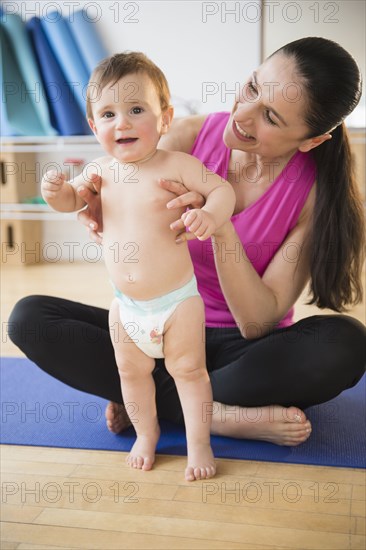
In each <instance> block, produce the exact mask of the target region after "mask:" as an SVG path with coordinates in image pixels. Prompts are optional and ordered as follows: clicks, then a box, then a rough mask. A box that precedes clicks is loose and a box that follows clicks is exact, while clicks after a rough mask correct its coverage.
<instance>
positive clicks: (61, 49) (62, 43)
mask: <svg viewBox="0 0 366 550" xmlns="http://www.w3.org/2000/svg"><path fill="white" fill-rule="evenodd" d="M41 24H42V28H43V30H44V32H45V34H46V37H47V40H48V42H49V45H50V47H51V50H52V52H53V54H54V56H55V58H56V59H57V61H58V64H59V65H60V68H61V70H62V72H63V74H64V76H65V78H66V80H67V82H68V83H69V85H70V87H71V88H72V90H73V93H74V96H75V99H76V101H77V103H78V105H79V107H80V109H81V111H82V112H83V113H84V112H85V110H86V102H85V94H86V87H87V84H88V80H89V72H88V70H87V68H86V66H85V64H84V61H83V59H82V57H81V55H80V52H79V48H78V46H77V45H76V43H75V40H74V38H73V35H72V34H71V32H70V29H69V26H68V24H67V23H66V21H65V19H64V18H63V17H62V16H61V14H60V13H58V12H51V13H49V14H48V15H47V18H42V19H41Z"/></svg>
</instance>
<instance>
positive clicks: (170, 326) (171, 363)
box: [164, 296, 216, 481]
mask: <svg viewBox="0 0 366 550" xmlns="http://www.w3.org/2000/svg"><path fill="white" fill-rule="evenodd" d="M204 334H205V330H204V308H203V302H202V299H201V297H200V296H193V297H191V298H188V299H187V300H185V301H184V302H182V303H180V304H179V305H178V307H177V309H176V310H175V311H174V313H173V315H172V316H171V317H170V318H169V319H168V321H167V322H166V324H165V333H164V356H165V365H166V368H167V370H168V371H169V373H170V374H171V375H172V376H173V378H174V381H175V384H176V386H177V390H178V394H179V398H180V401H181V404H182V409H183V414H184V422H185V426H186V434H187V448H188V464H187V468H186V471H185V477H186V479H187V481H194V480H195V479H206V478H209V477H212V476H214V475H215V473H216V465H215V460H214V456H213V453H212V449H211V445H210V428H211V416H212V390H211V384H210V379H209V376H208V373H207V369H206V357H205V342H204Z"/></svg>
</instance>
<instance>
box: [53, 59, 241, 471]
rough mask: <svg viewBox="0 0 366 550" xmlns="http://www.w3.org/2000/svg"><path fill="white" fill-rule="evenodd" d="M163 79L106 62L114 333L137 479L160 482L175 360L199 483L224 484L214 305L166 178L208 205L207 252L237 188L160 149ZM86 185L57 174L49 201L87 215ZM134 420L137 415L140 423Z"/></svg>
mask: <svg viewBox="0 0 366 550" xmlns="http://www.w3.org/2000/svg"><path fill="white" fill-rule="evenodd" d="M169 102H170V95H169V88H168V84H167V81H166V78H165V76H164V74H163V73H162V71H161V70H160V69H159V68H158V67H157V66H156V65H155V64H154V63H153V62H152V61H150V60H149V59H148V58H147V57H146V56H145V55H144V54H142V53H139V52H131V53H121V54H116V55H113V56H112V57H111V58H109V59H106V60H104V61H102V62H101V63H100V64H99V65H98V66H97V68H96V69H95V70H94V72H93V74H92V76H91V78H90V82H89V87H88V94H87V116H88V121H89V124H90V127H91V128H92V130H93V132H94V134H95V136H96V138H97V139H98V141H99V143H100V144H101V145H102V147H103V149H104V151H105V152H106V153H107V155H108V156H105V157H102V158H99V159H97V160H96V161H94V165H95V164H98V166H99V174H100V176H101V178H102V188H101V200H102V211H103V250H104V258H105V263H106V267H107V270H108V273H109V277H110V279H111V282H112V285H113V287H114V292H115V298H114V300H113V302H112V305H111V309H110V331H111V338H112V341H113V346H114V350H115V356H116V361H117V366H118V371H119V375H120V380H121V389H122V396H123V401H124V404H125V407H126V409H127V412H129V411H130V412H129V415H130V419H131V422H132V423H133V426H134V428H135V430H136V434H137V439H136V441H135V443H134V445H133V447H132V449H131V452H130V454H129V456H128V457H127V463H128V464H129V465H130V466H131V467H133V468H139V469H142V470H150V469H151V468H152V465H153V463H154V459H155V449H156V445H157V442H158V439H159V436H160V430H159V424H158V419H157V410H156V403H155V385H154V380H153V377H152V371H153V369H154V366H155V361H154V358H160V357H164V358H165V365H166V368H167V370H168V372H169V373H170V374H171V376H172V377H173V378H174V381H175V384H176V387H177V391H178V394H179V398H180V401H181V405H182V409H183V415H184V422H185V427H186V434H187V450H188V461H187V467H186V470H185V478H186V480H188V481H193V480H195V479H205V478H209V477H212V476H213V475H215V472H216V466H215V461H214V456H213V453H212V449H211V446H210V423H211V418H210V413H211V411H212V391H211V385H210V381H209V376H208V373H207V370H206V360H205V346H204V341H203V339H202V325H204V307H203V301H202V299H201V297H200V295H199V293H198V290H197V283H196V278H195V276H194V272H193V265H192V262H191V258H190V255H189V251H188V247H187V244H186V243H185V244H180V245H179V246H178V245H177V244H176V241H175V238H176V234H175V233H174V232H173V231H172V230H171V229H170V225H171V224H172V223H173V221H175V220H176V209H175V210H174V212H173V211H171V210H169V209H168V208H167V207H166V204H167V202H169V200H171V199H172V198H174V196H173V194H172V193H170V192H169V191H166V190H164V189H162V188H161V187H160V186H159V185H158V182H159V180H160V179H161V178H164V179H167V180H174V181H178V182H182V183H183V184H184V185H185V187H187V189H190V190H196V191H198V192H199V193H200V194H202V195H203V196H204V197H205V199H206V203H205V205H204V207H203V208H201V209H192V210H188V211H185V209H183V208H182V210H181V212H180V213H179V215H180V216H181V218H182V220H183V222H184V225H185V227H186V228H188V230H189V231H190V232H191V233H193V234H194V235H195V237H197V238H198V239H200V240H204V239H208V238H209V237H210V236H211V235H212V234H213V233H214V232H215V231H216V229H217V228H219V227H220V226H221V225H222V224H223V223H224V222H225V221H227V220H228V219H229V218H230V216H231V215H232V213H233V209H234V204H235V193H234V191H233V189H232V187H231V185H230V184H229V183H227V182H225V181H223V180H222V179H221V178H220V177H219V176H217V175H216V174H213V173H211V172H209V171H208V170H207V169H206V168H205V167H204V166H203V165H202V164H201V163H200V162H199V161H198V160H197V159H196V158H194V157H192V156H190V155H188V154H185V153H179V152H171V151H163V150H160V149H157V145H158V142H159V139H160V137H161V136H162V135H163V134H165V133H166V132H167V131H168V128H169V126H170V124H171V121H172V117H173V107H172V106H171V105H170V103H169ZM81 184H85V179H84V176H83V175H81V176H78V177H77V178H75V179H74V180H73V181H72V182H66V181H65V176H64V175H62V174H58V173H56V172H55V171H52V172H48V173H47V174H46V175H45V176H44V178H43V180H42V194H43V197H44V199H45V200H46V201H47V203H48V204H49V205H50V206H51V207H52V208H54V209H55V210H58V211H62V212H70V211H75V210H80V209H81V208H83V207H84V206H85V203H84V202H83V200H82V199H81V197H80V196H79V195H78V194H77V192H76V189H77V188H78V186H80V185H81ZM132 411H134V413H132Z"/></svg>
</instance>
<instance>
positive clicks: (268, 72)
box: [224, 53, 311, 159]
mask: <svg viewBox="0 0 366 550" xmlns="http://www.w3.org/2000/svg"><path fill="white" fill-rule="evenodd" d="M305 105H306V98H305V90H304V88H303V85H302V84H301V81H300V80H299V78H298V76H297V75H296V71H295V64H294V61H293V59H291V58H289V57H287V56H285V55H283V54H281V53H278V54H276V55H274V56H273V57H271V58H270V59H268V60H267V61H265V62H264V63H263V65H261V66H260V67H259V69H258V70H257V71H255V72H254V73H253V74H252V75H251V76H250V78H249V79H248V81H247V82H246V83H245V84H244V85H243V86H242V88H241V90H240V94H239V97H237V98H236V102H235V104H234V108H233V110H232V113H231V116H230V119H229V122H228V124H227V126H226V128H225V131H224V142H225V144H226V146H227V147H229V148H230V149H239V150H240V151H245V152H247V153H253V154H256V155H260V156H261V157H263V158H268V159H274V158H278V157H284V156H288V155H289V154H293V153H294V152H295V151H296V150H297V149H300V150H308V148H307V147H308V145H309V142H310V140H309V139H305V136H307V135H308V132H309V129H308V127H307V125H306V124H305V122H304V119H303V116H304V113H305ZM310 148H311V147H310Z"/></svg>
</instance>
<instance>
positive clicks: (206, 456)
mask: <svg viewBox="0 0 366 550" xmlns="http://www.w3.org/2000/svg"><path fill="white" fill-rule="evenodd" d="M184 474H185V478H186V480H187V481H195V480H196V479H208V478H210V477H213V476H214V475H215V474H216V464H215V458H214V455H213V452H212V449H211V447H210V445H209V444H204V443H198V444H196V445H194V444H191V445H190V446H189V451H188V465H187V468H186V469H185V472H184Z"/></svg>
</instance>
